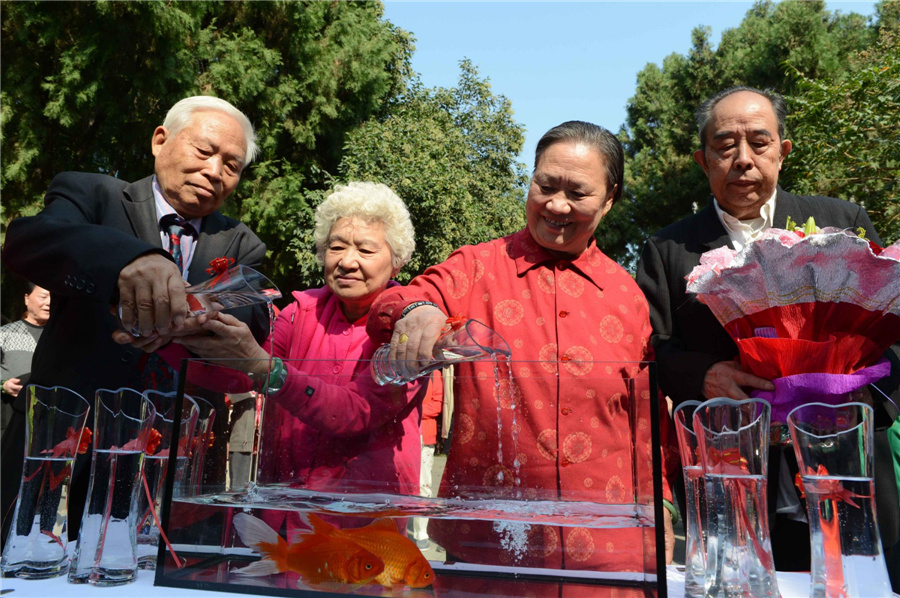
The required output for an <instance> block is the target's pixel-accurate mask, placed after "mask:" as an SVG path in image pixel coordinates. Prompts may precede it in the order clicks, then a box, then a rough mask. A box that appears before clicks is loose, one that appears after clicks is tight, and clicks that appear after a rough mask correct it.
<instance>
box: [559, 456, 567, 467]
mask: <svg viewBox="0 0 900 598" xmlns="http://www.w3.org/2000/svg"><path fill="white" fill-rule="evenodd" d="M559 464H560V465H562V466H563V467H568V466H569V460H568V459H566V458H565V457H563V458H562V459H560V460H559Z"/></svg>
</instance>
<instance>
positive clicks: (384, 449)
mask: <svg viewBox="0 0 900 598" xmlns="http://www.w3.org/2000/svg"><path fill="white" fill-rule="evenodd" d="M394 284H396V283H394ZM293 295H294V299H295V301H294V303H292V304H291V305H290V306H288V307H287V308H285V309H284V310H282V312H281V313H280V314H279V316H278V318H277V319H276V320H275V330H274V333H273V336H272V337H271V338H270V340H269V341H268V342H267V343H266V348H267V349H268V348H269V346H270V343H271V344H274V354H275V356H277V357H281V358H282V359H284V360H285V364H286V365H287V367H288V378H287V381H286V382H285V385H284V386H283V387H282V388H281V390H279V391H278V392H276V393H274V394H273V395H271V396H270V399H269V401H270V404H269V405H267V407H266V409H265V412H264V415H263V417H264V420H263V424H262V425H263V436H262V446H261V457H260V465H259V482H260V483H269V482H290V483H291V485H293V486H299V487H305V488H310V489H315V490H323V491H338V492H341V491H346V492H393V493H401V494H410V495H415V494H418V490H419V463H420V445H419V423H420V421H421V416H422V399H423V397H424V395H425V390H426V386H425V385H418V384H410V385H407V386H393V385H388V386H378V385H377V384H376V383H375V382H374V381H373V380H372V377H371V374H370V369H369V361H368V360H369V359H370V358H371V357H372V354H373V353H374V352H375V349H376V348H377V346H376V345H374V344H372V342H371V341H370V340H369V337H368V335H367V334H366V321H367V317H363V318H360V319H359V320H357V321H356V322H353V323H350V322H348V321H347V320H346V318H345V317H344V315H343V312H341V309H340V303H339V301H338V298H337V297H336V296H335V295H334V294H333V293H332V292H331V291H330V290H329V289H328V288H327V287H323V288H320V289H314V290H308V291H303V292H294V293H293ZM292 360H293V361H292ZM301 360H302V361H301Z"/></svg>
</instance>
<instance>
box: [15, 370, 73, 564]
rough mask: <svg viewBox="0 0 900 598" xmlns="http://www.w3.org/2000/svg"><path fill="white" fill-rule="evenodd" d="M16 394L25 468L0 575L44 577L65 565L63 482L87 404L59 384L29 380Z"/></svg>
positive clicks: (65, 496) (67, 478)
mask: <svg viewBox="0 0 900 598" xmlns="http://www.w3.org/2000/svg"><path fill="white" fill-rule="evenodd" d="M21 392H23V393H25V396H26V397H27V409H28V411H27V417H26V419H25V424H26V427H25V467H24V468H23V471H22V481H21V483H20V484H19V497H18V500H17V501H16V508H15V511H14V512H13V519H12V525H11V526H10V529H9V534H8V535H7V537H6V545H5V546H4V548H3V561H2V563H0V571H2V573H3V577H21V578H24V579H46V578H49V577H57V576H59V575H64V574H65V573H66V571H68V569H69V557H68V555H67V554H66V548H67V546H68V531H67V527H68V526H67V524H68V506H69V485H70V481H71V478H72V464H73V462H74V460H75V456H76V454H77V453H78V452H79V447H81V445H82V440H83V439H82V437H83V436H87V437H89V434H90V432H87V433H84V432H83V430H84V423H85V421H86V420H87V416H88V412H89V411H90V403H88V402H87V400H85V399H84V398H83V397H81V396H80V395H78V394H77V393H75V392H73V391H71V390H68V389H66V388H63V387H61V386H55V387H53V388H46V387H43V386H37V385H34V384H31V385H29V386H26V387H25V388H23V389H22V391H21ZM85 440H86V438H85ZM84 450H87V447H86V446H85V447H84ZM81 452H84V451H81ZM4 457H5V458H10V459H12V458H15V457H16V455H8V456H4Z"/></svg>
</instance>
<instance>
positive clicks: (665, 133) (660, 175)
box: [598, 0, 876, 267]
mask: <svg viewBox="0 0 900 598" xmlns="http://www.w3.org/2000/svg"><path fill="white" fill-rule="evenodd" d="M875 34H876V30H875V28H874V27H870V26H868V25H867V23H866V20H865V18H864V17H861V16H860V15H857V14H852V13H851V14H848V15H844V14H839V13H831V12H829V11H827V10H825V3H824V2H821V1H815V2H801V1H792V0H788V1H785V2H780V3H778V4H775V3H774V2H771V1H762V2H757V3H755V4H754V5H753V7H752V8H751V9H750V10H749V11H748V12H747V14H746V16H745V17H744V19H743V21H742V22H741V24H740V26H738V27H736V28H734V29H730V30H727V31H725V32H724V33H723V35H722V41H721V43H720V44H719V47H718V48H713V47H712V46H711V44H710V42H709V35H710V31H709V29H708V28H705V27H697V28H696V29H695V30H694V31H693V33H692V47H691V50H690V51H689V52H688V54H687V56H684V55H681V54H677V53H675V54H671V55H670V56H668V57H666V59H665V60H664V61H663V64H662V67H659V66H657V65H655V64H648V65H647V66H646V67H645V68H644V69H643V70H642V71H641V72H640V73H638V75H637V87H636V90H635V95H634V96H633V97H632V98H631V99H630V100H629V101H628V106H627V114H628V116H627V121H626V123H625V125H624V126H623V127H622V129H621V131H620V135H621V139H622V140H623V143H624V144H625V147H626V155H627V159H628V163H627V168H626V175H625V189H626V192H627V194H628V195H627V196H626V197H624V198H623V201H622V202H621V204H622V205H619V206H616V207H615V209H613V210H612V211H611V212H610V214H609V215H607V217H606V219H605V222H604V226H603V227H601V231H600V233H599V234H598V241H599V243H600V246H601V247H602V248H603V249H604V251H606V252H608V254H609V255H610V256H612V257H614V258H615V259H618V260H620V261H621V262H622V263H624V264H626V265H628V266H631V267H633V266H634V265H635V263H636V260H637V257H638V256H639V254H640V250H641V247H642V246H643V242H644V239H646V238H647V237H648V236H649V235H650V234H652V233H654V232H655V231H657V230H659V229H660V228H663V227H664V226H666V225H668V224H670V223H672V222H675V221H676V220H679V219H681V218H683V217H685V216H687V215H689V214H691V213H692V212H693V211H695V210H697V209H699V208H702V207H703V206H704V205H705V203H706V202H707V201H708V198H709V186H708V184H707V182H706V178H705V176H704V175H703V172H702V170H701V169H700V167H699V166H696V165H695V164H694V162H693V160H692V158H691V154H692V153H693V151H694V150H695V149H696V148H698V147H699V142H698V141H697V133H696V128H695V126H694V119H693V111H694V109H695V108H696V107H697V106H698V105H699V104H700V103H701V102H702V101H703V100H704V99H705V98H707V97H709V96H710V95H712V94H713V93H715V92H716V91H718V90H720V89H724V88H726V87H730V86H732V85H751V86H754V87H760V88H767V87H771V88H774V89H776V90H778V91H779V92H781V93H785V94H790V93H793V91H794V90H795V86H796V85H797V84H798V83H797V78H796V76H794V75H793V72H794V71H793V69H797V70H799V71H800V72H801V73H803V74H804V75H806V76H808V77H811V78H813V79H818V80H821V79H825V78H833V79H839V78H842V77H844V76H847V75H848V74H849V73H850V72H851V69H852V65H850V64H849V58H850V57H851V56H853V55H854V53H855V52H856V51H858V50H862V49H865V48H866V47H867V46H868V45H870V44H871V43H872V41H873V39H874V37H875Z"/></svg>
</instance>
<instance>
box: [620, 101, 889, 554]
mask: <svg viewBox="0 0 900 598" xmlns="http://www.w3.org/2000/svg"><path fill="white" fill-rule="evenodd" d="M785 114H786V106H785V103H784V100H783V99H782V98H781V97H780V96H778V95H777V94H775V93H772V92H768V91H761V90H758V89H753V88H749V87H735V88H731V89H727V90H724V91H722V92H719V93H717V94H715V95H714V96H713V97H711V98H710V99H709V100H707V101H706V102H704V103H703V105H701V106H700V108H699V109H698V110H697V125H698V127H699V131H700V149H699V150H697V151H696V152H695V153H694V160H695V161H696V162H697V164H699V165H700V167H701V168H703V171H704V172H705V173H706V176H707V178H708V179H709V184H710V188H711V190H712V195H713V197H712V198H711V200H710V202H709V204H708V205H707V206H706V207H705V208H704V209H702V210H701V211H699V212H698V213H696V214H694V215H692V216H688V217H687V218H685V219H683V220H680V221H678V222H676V223H675V224H672V225H670V226H668V227H666V228H664V229H663V230H661V231H659V232H657V233H656V234H655V235H653V236H652V237H650V239H649V240H648V241H647V244H646V245H645V247H644V250H643V253H642V255H641V260H640V263H639V264H638V271H637V282H638V285H640V287H641V289H643V291H644V293H645V295H646V296H647V300H648V301H649V303H650V320H651V323H652V325H653V334H652V336H651V342H652V343H653V347H654V349H655V351H656V360H657V363H658V365H659V381H660V386H661V388H662V390H663V392H665V393H666V394H667V395H669V397H671V398H672V400H673V401H674V402H675V404H678V403H681V402H682V401H686V400H701V401H702V400H705V399H709V398H713V397H722V396H726V397H731V398H734V399H742V398H746V397H747V393H748V392H750V391H751V390H752V389H757V388H758V389H765V390H771V389H772V388H773V385H772V383H771V382H770V381H769V380H765V379H763V378H759V377H757V376H754V375H752V374H750V373H748V372H744V371H742V369H741V366H740V363H739V362H738V360H737V355H738V352H737V346H736V345H735V343H734V341H732V340H731V337H729V336H728V333H727V332H726V331H725V329H724V328H722V326H721V325H720V324H719V323H718V321H717V320H716V318H715V316H713V314H712V312H711V311H710V310H709V308H707V307H706V306H705V305H703V304H702V303H700V301H698V300H697V298H696V296H693V295H689V294H688V293H687V292H686V285H687V281H686V280H685V276H686V275H687V274H688V273H690V271H691V270H692V269H693V268H694V267H695V266H696V265H698V264H699V262H700V256H701V254H703V253H704V252H706V251H709V250H711V249H716V248H717V247H723V246H725V245H728V246H729V247H732V248H733V249H740V248H741V247H743V245H745V244H746V243H748V242H750V241H752V240H753V239H755V238H756V237H757V235H758V234H759V233H760V232H761V231H762V230H763V229H765V228H769V227H780V228H783V227H784V226H785V224H786V222H787V219H788V217H789V216H790V217H791V218H792V219H793V220H794V221H796V222H804V221H806V220H807V219H808V218H809V217H810V216H812V217H814V218H815V221H816V224H817V225H818V226H820V227H825V226H835V227H839V228H849V229H851V230H856V229H857V228H860V227H861V228H863V229H864V230H865V231H866V237H867V238H869V239H872V240H873V241H875V242H876V243H880V241H879V237H878V234H877V233H876V232H875V230H874V228H873V227H872V222H871V221H870V220H869V216H868V214H866V211H865V210H864V209H863V208H862V207H860V206H858V205H856V204H853V203H850V202H846V201H842V200H839V199H834V198H831V197H818V196H817V197H804V196H797V195H792V194H790V193H788V192H786V191H784V190H783V189H782V188H781V187H780V186H778V174H779V172H780V171H781V167H782V164H783V163H784V160H785V158H787V156H788V154H789V153H790V151H791V147H792V143H791V141H790V140H788V139H785V137H784V121H785ZM889 353H890V352H889ZM889 357H891V358H892V359H893V361H894V363H895V367H894V368H893V371H894V374H893V378H896V377H898V375H900V368H898V367H897V359H896V356H894V355H893V354H891V355H889ZM896 384H897V381H896V380H894V379H891V380H886V381H883V383H882V385H883V386H886V387H887V389H888V391H889V392H890V391H895V390H896ZM874 394H878V393H874ZM875 404H876V407H877V408H878V411H879V416H880V417H882V418H883V420H882V421H883V422H884V423H887V422H889V421H892V419H894V418H896V416H897V413H896V411H895V410H893V408H892V405H891V404H890V403H889V402H888V401H879V400H877V399H876V400H875ZM772 452H773V453H774V457H775V458H773V459H771V460H770V461H771V462H772V464H773V465H774V467H770V479H772V480H778V479H779V476H780V477H788V478H792V477H793V476H792V475H791V476H785V475H784V473H785V472H782V471H780V468H779V465H780V464H781V463H782V462H783V461H782V460H781V459H780V455H779V451H778V450H777V449H775V450H773V451H772ZM883 456H884V457H886V458H885V459H882V460H881V462H879V463H877V464H876V470H877V471H876V477H877V478H883V483H881V484H879V485H878V486H877V488H878V489H877V492H876V493H877V495H878V499H879V500H878V505H879V506H878V508H879V517H880V519H881V520H880V523H882V525H881V528H882V540H883V543H884V545H885V546H892V545H893V544H895V543H896V542H897V541H898V538H900V522H898V513H897V511H898V507H897V488H896V484H895V483H893V482H890V483H888V482H889V480H888V479H887V476H888V475H889V474H891V473H892V470H891V463H890V455H889V454H884V455H883ZM879 474H883V476H882V475H879ZM876 483H877V480H876ZM781 485H782V486H784V484H781ZM788 486H790V482H788ZM769 487H770V489H772V490H775V489H777V488H778V487H779V484H778V483H771V484H770V485H769ZM788 490H790V488H788ZM770 494H772V496H770V511H771V510H773V509H774V510H775V516H774V517H772V523H773V524H774V527H773V547H774V553H775V560H776V565H777V566H778V568H780V569H804V568H807V569H808V567H809V556H810V555H809V544H808V528H807V527H806V526H805V524H803V523H802V522H803V519H804V518H803V515H802V506H801V505H800V502H799V500H798V499H797V498H796V497H793V496H788V497H787V499H785V497H784V496H783V497H782V498H781V499H779V501H778V504H777V506H776V504H775V496H774V492H772V493H770ZM891 501H893V503H891ZM882 505H884V506H883V508H882ZM798 522H800V523H798ZM795 524H797V525H795ZM794 540H797V542H794Z"/></svg>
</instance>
